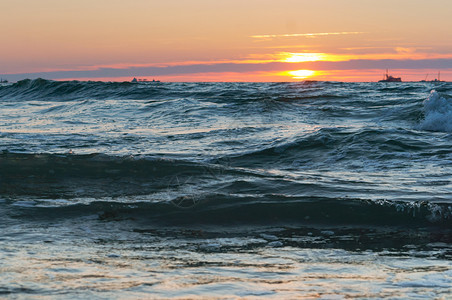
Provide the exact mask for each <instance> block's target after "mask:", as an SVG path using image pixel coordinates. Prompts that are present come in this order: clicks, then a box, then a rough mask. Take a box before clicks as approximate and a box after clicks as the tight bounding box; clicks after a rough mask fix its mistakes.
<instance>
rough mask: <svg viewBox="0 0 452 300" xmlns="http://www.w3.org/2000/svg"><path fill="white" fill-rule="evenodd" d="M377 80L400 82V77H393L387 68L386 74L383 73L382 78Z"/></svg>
mask: <svg viewBox="0 0 452 300" xmlns="http://www.w3.org/2000/svg"><path fill="white" fill-rule="evenodd" d="M378 82H402V78H400V77H393V76H391V75H389V73H388V69H386V74H384V79H382V80H379V81H378Z"/></svg>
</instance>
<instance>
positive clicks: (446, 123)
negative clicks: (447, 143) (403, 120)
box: [419, 90, 452, 132]
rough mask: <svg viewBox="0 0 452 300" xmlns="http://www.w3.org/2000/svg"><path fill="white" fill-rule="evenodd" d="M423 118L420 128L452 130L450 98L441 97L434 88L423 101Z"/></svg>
mask: <svg viewBox="0 0 452 300" xmlns="http://www.w3.org/2000/svg"><path fill="white" fill-rule="evenodd" d="M424 114H425V119H424V120H423V121H422V122H421V124H420V126H419V127H420V129H422V130H431V131H442V132H452V99H448V98H444V97H441V96H440V94H439V93H438V92H436V91H435V90H433V91H431V92H430V95H429V97H428V98H427V99H426V100H425V101H424Z"/></svg>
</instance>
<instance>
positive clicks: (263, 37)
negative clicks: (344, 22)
mask: <svg viewBox="0 0 452 300" xmlns="http://www.w3.org/2000/svg"><path fill="white" fill-rule="evenodd" d="M362 33H364V32H359V31H352V32H319V33H288V34H262V35H252V36H250V37H252V38H255V39H273V38H286V37H289V38H290V37H308V38H314V37H319V36H328V35H347V34H362Z"/></svg>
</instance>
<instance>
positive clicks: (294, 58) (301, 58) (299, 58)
mask: <svg viewBox="0 0 452 300" xmlns="http://www.w3.org/2000/svg"><path fill="white" fill-rule="evenodd" d="M281 55H282V56H283V57H285V58H284V59H283V60H282V61H283V62H290V63H298V62H305V61H319V60H325V59H326V58H327V55H326V54H323V53H281Z"/></svg>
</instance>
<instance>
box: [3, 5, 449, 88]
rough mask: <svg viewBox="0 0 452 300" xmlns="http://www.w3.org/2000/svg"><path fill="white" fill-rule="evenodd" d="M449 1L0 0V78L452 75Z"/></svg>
mask: <svg viewBox="0 0 452 300" xmlns="http://www.w3.org/2000/svg"><path fill="white" fill-rule="evenodd" d="M451 16H452V1H451V0H430V1H425V0H378V1H374V0H315V1H313V0H278V1H276V0H272V1H270V0H160V1H155V0H127V1H125V0H39V1H38V0H0V77H1V78H4V79H8V80H10V81H17V80H20V79H24V78H38V77H41V78H46V79H55V80H72V79H77V80H112V81H123V80H131V79H132V78H133V77H137V78H142V79H148V80H152V79H158V80H162V81H278V82H279V81H302V80H332V81H378V80H379V79H382V77H383V74H384V72H385V70H386V69H389V73H390V74H392V75H393V76H397V77H402V80H403V81H419V80H425V79H427V80H433V79H435V78H437V77H438V72H441V74H440V76H441V79H442V80H450V81H452V17H451Z"/></svg>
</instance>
